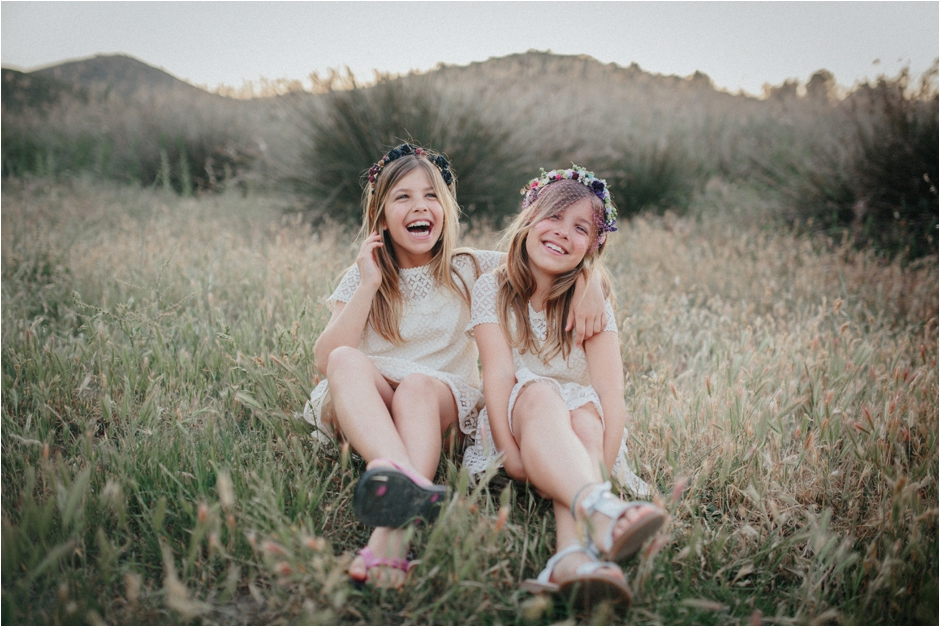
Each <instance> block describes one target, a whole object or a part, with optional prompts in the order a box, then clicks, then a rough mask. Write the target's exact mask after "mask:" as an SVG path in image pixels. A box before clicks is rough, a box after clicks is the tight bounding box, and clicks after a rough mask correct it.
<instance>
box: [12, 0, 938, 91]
mask: <svg viewBox="0 0 940 627" xmlns="http://www.w3.org/2000/svg"><path fill="white" fill-rule="evenodd" d="M0 18H2V19H0V24H2V37H0V41H2V63H3V65H4V66H5V67H13V68H16V69H20V70H29V69H35V68H37V67H41V66H45V65H51V64H55V63H58V62H61V61H64V60H70V59H77V58H84V57H89V56H93V55H95V54H113V53H124V54H129V55H131V56H133V57H136V58H138V59H140V60H141V61H144V62H145V63H148V64H150V65H155V66H157V67H162V68H163V69H164V70H166V71H167V72H170V73H171V74H173V75H174V76H177V77H179V78H182V79H185V80H188V81H190V82H192V83H194V84H198V85H203V86H207V87H209V88H214V87H217V86H219V85H220V84H224V85H228V86H231V87H240V86H242V85H243V84H244V83H245V81H257V80H258V79H259V78H261V77H264V78H267V79H278V78H291V79H306V78H307V77H308V76H309V75H310V74H311V73H312V72H314V71H316V72H319V73H320V74H321V75H323V74H325V73H326V72H327V70H328V69H330V68H337V69H338V68H342V67H345V66H348V67H349V68H350V69H351V70H352V71H353V72H354V73H355V74H356V76H358V77H359V78H369V77H371V76H372V72H373V70H374V69H377V70H380V71H383V72H394V73H404V72H407V71H409V70H428V69H431V68H433V67H434V66H435V65H436V64H437V63H441V62H443V63H448V64H455V65H465V64H468V63H471V62H473V61H484V60H486V59H487V58H489V57H498V56H505V55H507V54H512V53H517V52H525V51H526V50H529V49H536V50H551V51H552V52H555V53H560V54H587V55H590V56H592V57H594V58H596V59H598V60H599V61H601V62H604V63H609V62H613V63H617V64H619V65H622V66H627V65H630V64H631V63H634V62H635V63H637V64H639V66H640V67H641V68H643V69H644V70H646V71H649V72H654V73H658V74H675V75H679V76H688V75H690V74H692V73H693V72H695V71H696V70H698V71H702V72H705V73H706V74H708V75H709V76H710V77H711V78H712V80H713V81H714V83H715V85H716V86H717V87H719V88H722V89H727V90H729V91H732V92H735V91H738V90H744V91H746V92H748V93H751V94H760V92H761V87H762V86H763V85H764V84H774V85H776V84H780V83H782V82H783V81H784V80H786V79H791V78H796V79H799V80H800V81H804V82H805V81H806V80H807V79H808V78H809V76H810V75H811V74H812V73H813V72H815V71H816V70H818V69H821V68H825V69H828V70H829V71H831V72H833V74H835V77H836V80H837V82H838V83H839V84H841V85H843V86H847V87H850V86H852V85H853V84H854V83H855V82H856V81H860V80H865V79H871V78H874V77H876V76H877V75H879V74H886V75H889V76H894V75H896V74H897V72H898V71H899V70H900V68H902V67H904V66H909V67H910V69H911V73H912V74H913V75H914V76H919V75H920V74H921V73H923V72H924V71H925V70H927V69H928V68H929V67H930V66H931V65H932V64H933V63H934V60H935V59H936V58H937V56H938V46H940V43H938V39H940V36H938V19H940V17H938V3H937V2H886V3H881V2H861V3H855V2H834V3H817V2H795V3H774V2H766V3H765V2H758V3H750V2H731V3H725V2H702V3H686V2H649V3H643V2H641V3H632V2H616V3H614V2H611V3H594V2H549V3H546V2H496V3H489V2H467V3H464V2H432V3H424V2H406V3H398V2H380V3H371V2H338V3H337V2H264V3H255V2H235V3H231V2H128V3H125V2H62V3H60V2H10V1H4V2H2V3H0Z"/></svg>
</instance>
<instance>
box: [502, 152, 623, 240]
mask: <svg viewBox="0 0 940 627" xmlns="http://www.w3.org/2000/svg"><path fill="white" fill-rule="evenodd" d="M539 170H540V171H541V173H542V174H541V175H540V176H539V177H538V178H535V179H532V180H531V181H529V183H528V185H526V186H525V187H523V188H522V190H521V192H520V193H521V194H522V195H523V196H524V198H523V199H522V208H523V209H525V208H526V207H528V206H529V205H531V204H532V203H534V202H535V199H536V198H538V194H539V192H540V191H542V189H543V188H544V187H545V186H546V185H551V184H552V183H554V182H556V181H564V180H566V179H567V180H570V181H577V182H579V183H581V184H582V185H584V186H585V187H587V188H588V189H590V190H591V191H592V192H594V195H595V196H597V197H598V198H600V200H601V202H603V203H604V219H603V220H602V221H600V222H599V223H598V227H599V234H601V235H602V234H603V233H612V232H614V231H616V230H617V226H616V224H617V208H616V207H614V203H613V200H611V197H610V190H608V189H607V181H605V180H604V179H599V178H597V177H596V176H594V173H593V172H588V171H587V169H585V168H583V167H581V166H579V165H575V164H573V163H572V164H571V167H570V168H569V169H567V170H552V171H551V172H546V171H545V168H539Z"/></svg>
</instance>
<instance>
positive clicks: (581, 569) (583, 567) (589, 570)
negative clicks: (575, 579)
mask: <svg viewBox="0 0 940 627" xmlns="http://www.w3.org/2000/svg"><path fill="white" fill-rule="evenodd" d="M588 552H589V553H590V554H591V557H592V558H594V559H593V561H591V562H584V563H583V564H579V565H578V567H577V568H576V569H575V571H574V572H575V573H576V574H578V575H593V574H594V573H595V572H597V571H598V570H600V569H601V568H616V569H617V570H620V566H618V565H617V564H614V563H613V562H602V561H601V560H599V559H598V558H597V556H595V555H594V554H593V553H591V552H590V551H588Z"/></svg>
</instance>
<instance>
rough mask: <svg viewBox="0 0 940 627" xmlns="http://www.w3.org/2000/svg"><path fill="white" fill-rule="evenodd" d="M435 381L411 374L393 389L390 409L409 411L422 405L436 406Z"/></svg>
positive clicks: (427, 377)
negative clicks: (393, 394) (393, 393)
mask: <svg viewBox="0 0 940 627" xmlns="http://www.w3.org/2000/svg"><path fill="white" fill-rule="evenodd" d="M436 382H437V379H434V378H433V377H429V376H427V375H424V374H418V373H413V374H410V375H408V376H407V377H405V378H404V379H402V381H401V383H399V384H398V387H397V388H396V389H395V396H394V397H393V398H392V408H393V409H394V408H398V407H400V408H402V409H405V410H407V409H409V408H415V407H418V406H424V405H428V406H430V405H433V406H435V407H436V406H437V394H436V389H435V384H436Z"/></svg>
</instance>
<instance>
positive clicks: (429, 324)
mask: <svg viewBox="0 0 940 627" xmlns="http://www.w3.org/2000/svg"><path fill="white" fill-rule="evenodd" d="M501 259H502V253H498V252H493V251H472V252H471V253H464V254H458V255H455V256H454V260H453V269H454V272H455V273H456V274H458V275H459V276H460V278H461V279H462V280H463V282H464V284H466V285H467V287H468V289H473V286H474V284H475V283H476V280H477V276H478V273H477V271H478V268H479V273H480V274H481V275H482V274H483V273H487V272H490V271H492V270H493V269H494V268H495V267H496V266H497V265H498V264H499V262H500V260H501ZM474 260H476V263H474ZM398 276H399V279H400V282H399V285H400V286H401V290H402V301H403V302H402V305H403V306H402V315H401V323H400V326H399V331H400V333H401V336H402V339H404V342H403V343H402V344H400V345H396V344H393V343H392V342H389V341H388V340H386V339H385V338H383V337H382V336H381V335H379V334H378V333H377V332H376V331H375V329H373V328H372V325H371V324H367V325H366V328H365V330H364V331H363V334H362V337H361V339H360V340H359V347H358V348H359V350H360V351H362V352H363V353H364V354H366V355H368V356H369V358H370V359H371V360H372V363H374V364H375V366H376V368H378V370H379V372H381V373H382V375H383V376H384V377H385V378H386V379H388V380H389V381H391V382H393V383H400V382H401V381H402V380H403V379H404V378H405V377H407V376H408V375H410V374H414V373H420V374H424V375H427V376H429V377H433V378H435V379H438V380H440V381H442V382H444V383H445V384H446V385H447V386H448V387H449V388H450V389H451V392H453V394H454V399H455V400H456V401H457V412H458V424H459V426H460V430H461V431H463V432H464V433H467V434H470V433H472V432H473V430H474V429H476V422H477V421H476V417H477V412H478V410H479V408H480V407H482V406H483V396H482V394H481V392H480V373H479V366H478V357H479V353H478V351H477V345H476V342H475V341H473V338H472V337H470V336H468V335H467V334H466V333H465V329H466V327H467V324H468V323H469V321H470V308H469V307H468V306H467V304H466V303H465V302H464V300H463V299H462V298H460V297H459V296H458V295H456V294H454V293H453V292H451V291H450V290H448V289H447V288H446V287H444V286H442V285H440V284H439V283H438V281H437V280H436V279H435V278H434V276H433V274H432V273H431V268H430V266H421V267H419V268H405V269H402V270H399V272H398ZM360 280H361V279H360V276H359V268H357V267H355V266H354V267H353V268H351V269H350V270H349V271H348V272H347V273H346V275H345V276H344V277H343V279H342V281H340V284H339V286H338V287H337V288H336V291H334V292H333V294H332V295H331V296H330V297H329V298H328V299H327V304H328V305H329V306H330V308H332V307H334V306H335V304H336V303H337V302H343V303H346V302H349V299H350V298H352V295H353V294H354V293H355V292H356V289H357V288H358V287H359V283H360ZM459 284H460V281H458V285H459ZM332 411H333V408H332V399H331V397H330V390H329V382H328V381H327V380H326V379H323V380H322V381H320V383H319V384H318V385H317V386H316V388H314V390H313V391H312V392H311V393H310V400H308V401H307V403H306V404H305V405H304V413H303V415H304V419H305V420H306V421H307V422H309V423H311V424H312V425H314V426H315V427H316V431H315V432H314V435H315V437H317V439H318V440H320V441H321V442H324V443H327V442H332V438H333V434H332V430H331V429H330V427H329V426H328V425H329V423H332V422H333V419H332ZM324 417H326V418H327V419H326V420H325V419H324Z"/></svg>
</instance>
